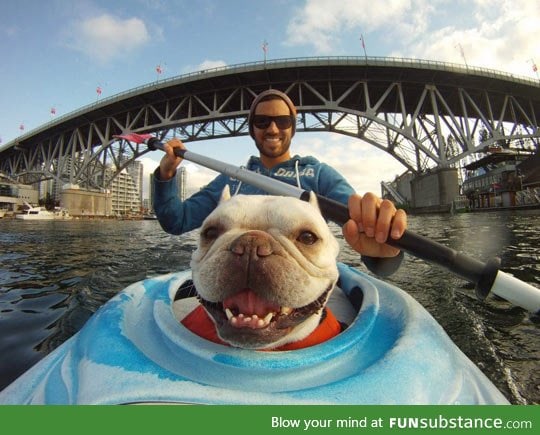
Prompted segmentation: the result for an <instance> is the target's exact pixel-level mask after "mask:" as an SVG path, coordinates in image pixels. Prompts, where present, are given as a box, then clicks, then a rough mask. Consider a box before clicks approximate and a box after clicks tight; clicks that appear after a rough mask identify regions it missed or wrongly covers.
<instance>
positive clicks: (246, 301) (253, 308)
mask: <svg viewBox="0 0 540 435" xmlns="http://www.w3.org/2000/svg"><path fill="white" fill-rule="evenodd" d="M223 308H229V309H230V310H235V311H237V312H238V313H243V314H246V315H253V314H257V316H259V317H261V316H262V317H264V316H266V315H267V314H268V313H271V312H274V313H275V312H279V310H280V306H279V305H277V304H275V303H273V302H270V301H267V300H265V299H263V298H261V297H260V296H257V294H256V293H255V292H254V291H253V290H251V289H244V290H242V291H240V292H238V293H236V294H234V295H233V296H231V297H228V298H227V299H225V300H224V301H223Z"/></svg>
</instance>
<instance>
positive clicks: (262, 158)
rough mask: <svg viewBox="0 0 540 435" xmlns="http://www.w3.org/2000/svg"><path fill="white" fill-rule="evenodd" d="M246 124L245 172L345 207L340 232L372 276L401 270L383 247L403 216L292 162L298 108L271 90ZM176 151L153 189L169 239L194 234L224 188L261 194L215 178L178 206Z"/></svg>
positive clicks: (322, 169) (332, 176)
mask: <svg viewBox="0 0 540 435" xmlns="http://www.w3.org/2000/svg"><path fill="white" fill-rule="evenodd" d="M248 124H249V133H250V135H251V137H252V138H253V139H254V141H255V145H256V146H257V149H258V150H259V157H254V156H252V157H251V158H250V160H249V162H248V165H247V169H249V170H252V171H255V172H259V173H262V174H264V175H268V176H270V177H273V178H276V179H279V180H281V181H285V182H287V183H289V184H296V185H297V186H298V187H301V188H302V189H304V190H310V191H314V192H315V193H318V194H320V195H322V196H325V197H328V198H331V199H334V200H336V201H339V202H342V203H344V204H348V206H349V213H350V217H351V219H350V220H349V221H348V222H347V223H346V224H345V225H344V226H343V229H342V230H343V236H344V238H345V240H346V241H347V242H348V243H349V245H350V246H351V247H352V248H353V249H355V250H356V251H357V252H359V253H360V254H362V259H363V261H364V263H366V265H367V266H368V267H369V269H370V270H371V271H373V272H374V273H376V274H379V275H383V276H384V275H388V274H390V273H392V272H393V271H394V270H395V269H397V267H399V264H400V263H401V259H402V255H399V254H400V251H399V250H398V249H396V248H394V247H392V246H390V245H387V244H386V243H385V242H386V240H387V239H388V237H391V238H392V239H399V238H400V237H401V236H402V235H403V232H404V231H405V229H406V227H407V216H406V213H405V212H404V211H403V210H397V209H396V207H395V206H394V204H393V203H392V202H390V201H388V200H382V199H380V198H378V197H377V196H376V195H374V194H372V193H367V194H365V195H363V196H360V195H358V194H356V193H355V192H354V189H353V188H352V187H351V186H350V185H349V183H348V182H347V181H346V180H345V179H344V178H343V177H342V176H341V175H340V174H339V173H338V172H337V171H336V170H335V169H333V168H331V167H330V166H328V165H326V164H324V163H321V162H319V161H318V160H317V159H315V158H313V157H310V156H308V157H299V156H294V157H292V156H291V153H290V145H291V139H292V137H293V136H294V133H295V130H296V107H295V106H294V104H293V103H292V101H291V100H290V99H289V97H288V96H287V95H286V94H284V93H283V92H280V91H278V90H275V89H270V90H267V91H264V92H262V93H261V94H259V95H258V96H257V97H256V98H255V100H254V101H253V103H252V105H251V108H250V112H249V117H248ZM175 147H178V148H182V149H185V147H184V144H183V143H182V142H181V141H180V140H179V139H172V140H170V141H169V142H167V143H166V144H165V156H164V157H163V158H162V159H161V162H160V166H159V168H157V169H156V172H155V177H154V180H155V181H154V186H153V187H154V210H155V212H156V216H157V217H158V219H159V222H160V224H161V226H162V227H163V229H164V230H165V231H167V232H168V233H171V234H182V233H184V232H187V231H190V230H192V229H195V228H198V227H199V226H200V225H201V224H202V222H203V220H204V219H205V218H206V217H207V216H208V215H209V214H210V213H211V211H212V210H213V209H214V208H215V207H216V206H217V204H218V202H219V198H220V196H221V192H222V190H223V188H224V187H225V185H227V184H228V185H229V186H230V188H231V193H232V194H235V193H242V194H264V193H265V192H263V191H261V190H259V189H257V188H255V187H253V186H249V185H246V184H242V183H240V182H238V181H236V180H232V179H230V178H229V177H227V176H225V175H218V176H217V177H216V178H215V179H214V180H213V181H212V182H211V183H210V184H209V185H208V186H206V187H205V188H204V189H202V190H201V191H199V192H197V193H196V194H194V195H193V196H191V197H190V198H188V199H187V200H186V201H184V202H182V201H180V199H179V198H178V195H177V191H176V183H175V182H174V180H173V178H174V176H175V174H176V168H177V167H178V165H179V164H180V163H181V161H182V159H181V158H179V157H176V156H175V155H174V151H173V148H175ZM381 259H384V260H381Z"/></svg>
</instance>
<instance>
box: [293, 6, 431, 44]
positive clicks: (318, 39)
mask: <svg viewBox="0 0 540 435" xmlns="http://www.w3.org/2000/svg"><path fill="white" fill-rule="evenodd" d="M412 3H413V2H411V1H408V0H406V1H400V0H378V1H377V5H376V7H374V3H373V1H372V0H361V1H358V0H343V1H339V2H336V1H335V0H307V1H306V3H305V5H304V6H303V7H302V8H299V9H297V10H296V11H295V12H294V13H293V17H294V18H292V20H291V21H290V22H289V25H288V27H287V40H286V43H287V44H288V45H312V46H313V47H314V48H315V49H316V50H317V51H318V52H319V53H321V54H331V53H332V52H334V53H335V51H336V47H339V44H340V37H341V35H342V34H343V32H344V31H349V30H352V29H354V28H357V29H358V36H357V37H358V38H360V34H361V33H362V34H364V35H365V34H366V33H368V32H370V31H374V30H377V29H379V28H383V27H387V28H388V26H389V25H391V28H393V27H394V26H395V25H396V24H397V23H400V22H402V21H403V20H405V19H407V20H410V21H411V23H415V31H416V32H417V31H419V30H420V31H421V26H422V23H423V16H424V14H423V13H421V12H422V11H424V10H425V6H423V5H422V4H419V5H415V6H414V7H413V5H412Z"/></svg>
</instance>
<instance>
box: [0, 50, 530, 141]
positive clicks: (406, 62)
mask: <svg viewBox="0 0 540 435" xmlns="http://www.w3.org/2000/svg"><path fill="white" fill-rule="evenodd" d="M313 65H321V66H324V65H368V66H390V67H407V68H419V69H436V70H439V71H448V72H458V73H465V74H472V73H475V74H478V75H482V76H484V77H489V78H495V79H502V80H511V81H514V82H517V83H523V84H526V85H529V86H530V85H532V86H539V87H540V81H539V80H536V79H534V78H530V77H526V76H520V75H516V74H511V73H506V72H503V71H498V70H494V69H490V68H482V67H476V66H463V65H462V64H458V63H450V62H441V61H435V60H424V59H409V58H400V57H381V56H316V57H296V58H284V59H273V60H266V61H256V62H244V63H238V64H233V65H224V66H218V67H213V68H207V69H204V70H199V71H192V72H189V73H185V74H180V75H177V76H174V77H169V78H166V79H162V80H156V81H153V82H150V83H146V84H144V85H140V86H137V87H134V88H131V89H128V90H126V91H122V92H118V93H116V94H113V95H111V96H109V97H106V98H103V99H100V100H98V101H95V102H93V103H89V104H87V105H85V106H82V107H80V108H78V109H75V110H73V111H71V112H68V113H66V114H64V115H62V116H59V117H58V118H56V119H54V120H51V121H48V122H46V123H44V124H42V125H40V126H39V127H36V128H34V129H32V130H30V131H29V132H27V133H24V134H22V135H20V136H17V138H15V139H13V140H11V141H10V142H8V143H6V144H5V145H4V146H3V147H0V151H2V150H4V149H7V148H10V147H12V146H13V145H16V144H17V143H18V142H20V141H21V140H24V139H25V138H28V137H31V136H33V135H35V134H36V133H39V132H40V131H44V130H47V129H48V128H50V127H52V126H54V125H58V124H61V123H62V122H64V121H65V120H68V119H70V118H73V117H75V116H77V115H80V114H83V113H86V112H87V111H89V110H91V109H94V108H98V107H100V106H106V105H107V104H110V103H112V102H114V101H118V100H122V99H124V98H126V97H128V96H130V95H137V94H140V93H141V92H142V91H147V90H152V89H158V88H161V87H167V86H168V85H170V84H172V83H182V82H183V81H191V80H192V79H193V78H194V77H196V78H201V79H203V78H206V77H212V76H215V75H223V74H224V73H225V74H230V73H240V72H246V71H253V70H256V69H265V68H271V69H276V68H280V67H293V66H313Z"/></svg>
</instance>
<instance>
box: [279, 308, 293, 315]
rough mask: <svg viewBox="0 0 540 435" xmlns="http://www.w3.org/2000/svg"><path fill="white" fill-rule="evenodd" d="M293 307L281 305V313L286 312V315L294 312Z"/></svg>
mask: <svg viewBox="0 0 540 435" xmlns="http://www.w3.org/2000/svg"><path fill="white" fill-rule="evenodd" d="M292 310H293V309H292V308H291V307H281V311H280V314H285V315H286V316H287V315H289V314H291V313H292Z"/></svg>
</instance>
